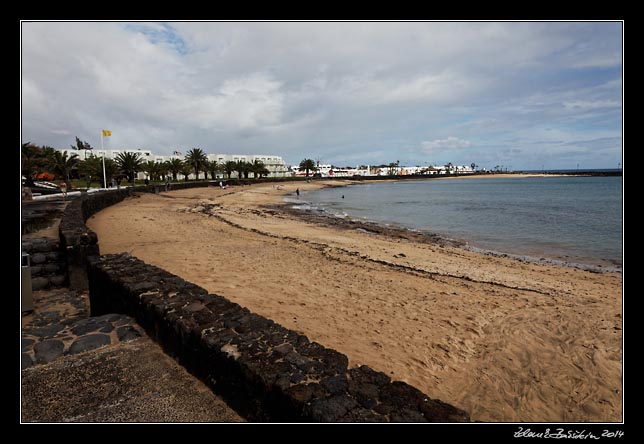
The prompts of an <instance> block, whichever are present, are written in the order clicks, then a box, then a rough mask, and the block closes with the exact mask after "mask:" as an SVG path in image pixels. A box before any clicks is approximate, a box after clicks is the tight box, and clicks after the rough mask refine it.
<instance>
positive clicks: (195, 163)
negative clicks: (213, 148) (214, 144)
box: [185, 148, 208, 180]
mask: <svg viewBox="0 0 644 444" xmlns="http://www.w3.org/2000/svg"><path fill="white" fill-rule="evenodd" d="M185 161H186V162H187V163H188V165H190V166H191V167H192V168H194V171H195V177H196V178H197V180H199V171H202V170H203V167H204V163H205V162H206V161H208V158H207V157H206V153H204V152H203V150H202V149H201V148H193V149H191V150H190V151H188V153H187V154H186V159H185Z"/></svg>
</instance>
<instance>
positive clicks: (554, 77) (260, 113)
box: [21, 22, 622, 169]
mask: <svg viewBox="0 0 644 444" xmlns="http://www.w3.org/2000/svg"><path fill="white" fill-rule="evenodd" d="M21 51H22V138H23V141H24V142H26V141H31V142H34V143H37V144H39V145H50V146H54V147H57V148H65V147H68V146H69V145H70V144H72V143H74V138H75V136H79V137H80V138H81V139H83V140H87V141H88V142H89V143H90V144H92V145H93V146H94V147H100V131H101V129H109V130H112V131H113V135H112V137H110V138H106V139H105V147H106V148H142V149H151V150H152V151H153V152H155V153H158V154H170V153H172V151H174V150H179V151H181V152H185V151H186V150H187V149H190V148H193V147H200V148H202V149H204V150H205V151H206V152H208V153H249V154H277V155H281V156H282V157H283V158H284V160H285V161H286V162H287V163H289V164H291V163H299V161H300V160H301V159H303V158H305V157H309V158H313V159H319V160H320V161H321V162H322V163H333V164H335V165H341V166H345V165H358V164H371V165H374V164H379V163H389V162H395V161H397V160H399V161H400V162H401V164H406V165H421V164H422V165H426V164H445V163H447V162H452V163H454V164H470V163H472V162H475V163H476V164H478V165H480V166H481V167H487V168H493V167H494V166H495V165H504V166H506V167H510V168H513V169H540V168H542V166H544V167H545V168H551V169H555V168H576V166H577V164H579V166H580V168H616V167H617V166H618V163H620V162H621V154H622V24H621V23H606V22H594V23H592V22H591V23H561V22H556V23H446V22H438V23H424V22H421V23H418V22H414V23H411V22H396V23H391V22H386V23H270V22H269V23H266V22H262V23H225V22H224V23H221V22H215V23H179V22H172V23H156V22H155V23H149V22H147V23H134V22H130V23H78V22H76V23H23V24H22V50H21Z"/></svg>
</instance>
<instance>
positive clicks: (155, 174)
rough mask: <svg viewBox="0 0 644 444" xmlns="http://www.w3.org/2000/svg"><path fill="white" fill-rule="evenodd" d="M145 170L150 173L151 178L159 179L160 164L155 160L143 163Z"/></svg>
mask: <svg viewBox="0 0 644 444" xmlns="http://www.w3.org/2000/svg"><path fill="white" fill-rule="evenodd" d="M143 171H145V172H146V173H148V176H150V180H153V181H154V180H159V164H158V163H156V162H155V161H154V160H148V161H147V162H145V164H144V165H143Z"/></svg>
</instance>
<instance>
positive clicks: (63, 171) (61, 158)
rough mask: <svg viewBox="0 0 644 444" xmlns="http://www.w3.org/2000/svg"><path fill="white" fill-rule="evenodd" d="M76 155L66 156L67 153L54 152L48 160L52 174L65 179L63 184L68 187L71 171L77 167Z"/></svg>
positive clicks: (77, 159)
mask: <svg viewBox="0 0 644 444" xmlns="http://www.w3.org/2000/svg"><path fill="white" fill-rule="evenodd" d="M79 160H80V159H79V158H78V154H76V153H72V154H69V155H68V154H67V151H55V152H54V155H53V157H52V158H51V159H50V167H51V169H52V170H53V171H54V173H56V174H59V175H60V176H62V177H64V178H65V183H66V184H67V186H68V187H69V177H70V175H71V173H72V171H73V170H75V169H76V168H77V166H78V162H79Z"/></svg>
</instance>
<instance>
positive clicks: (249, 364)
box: [88, 253, 469, 422]
mask: <svg viewBox="0 0 644 444" xmlns="http://www.w3.org/2000/svg"><path fill="white" fill-rule="evenodd" d="M88 275H89V283H90V302H91V311H92V316H100V315H104V314H107V313H122V314H127V315H129V316H132V317H134V318H135V319H136V320H137V322H138V323H139V324H140V325H141V326H142V327H144V328H145V329H146V330H147V331H148V333H149V334H150V336H152V337H153V338H155V339H156V340H157V341H158V342H159V343H160V344H161V345H162V346H163V347H164V348H165V350H166V352H168V353H169V354H170V355H172V356H174V357H175V358H176V359H177V360H178V361H179V362H180V363H181V364H182V365H184V366H185V367H186V368H187V369H188V370H189V371H190V372H192V373H193V374H195V375H196V376H198V377H200V378H201V379H202V380H203V381H205V382H206V383H207V384H208V385H209V386H210V387H211V388H212V389H213V390H214V391H215V392H217V393H219V394H221V395H222V396H224V397H225V398H226V400H227V402H229V403H230V404H231V406H232V407H234V408H235V409H236V410H238V411H239V412H240V413H242V414H243V415H245V416H246V417H247V418H248V419H250V420H255V421H283V422H299V421H311V422H337V421H393V422H428V421H429V422H460V421H469V416H468V414H467V413H465V412H464V411H462V410H459V409H457V408H455V407H453V406H451V405H449V404H446V403H443V402H441V401H438V400H435V399H431V398H429V397H428V396H426V395H425V394H423V393H422V392H420V391H419V390H417V389H416V388H414V387H412V386H410V385H408V384H406V383H404V382H400V381H393V382H392V381H391V380H390V378H389V377H388V376H387V375H386V374H384V373H381V372H377V371H374V370H372V369H371V368H369V367H367V366H361V367H358V368H352V369H348V359H347V357H346V356H345V355H343V354H341V353H339V352H337V351H335V350H331V349H328V348H325V347H323V346H322V345H320V344H318V343H316V342H311V341H309V340H308V338H307V337H306V336H303V335H301V334H298V333H296V332H294V331H291V330H288V329H286V328H285V327H283V326H281V325H279V324H277V323H275V322H273V321H271V320H269V319H266V318H264V317H262V316H259V315H257V314H255V313H252V312H250V311H249V310H248V309H246V308H243V307H241V306H239V305H238V304H235V303H233V302H231V301H229V300H227V299H225V298H224V297H221V296H218V295H214V294H208V292H207V291H206V290H205V289H203V288H201V287H198V286H197V285H194V284H192V283H190V282H187V281H185V280H183V279H181V278H180V277H178V276H175V275H173V274H171V273H169V272H167V271H165V270H162V269H160V268H157V267H154V266H152V265H148V264H146V263H144V262H142V261H141V260H139V259H136V258H134V257H131V256H129V255H128V254H126V253H123V254H119V255H106V256H102V257H100V258H99V259H97V260H95V261H91V262H90V263H89V268H88Z"/></svg>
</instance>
